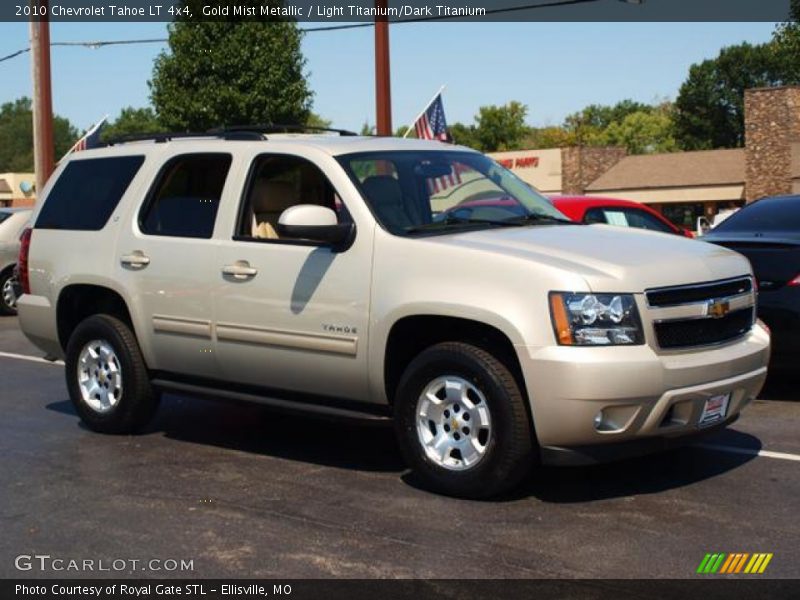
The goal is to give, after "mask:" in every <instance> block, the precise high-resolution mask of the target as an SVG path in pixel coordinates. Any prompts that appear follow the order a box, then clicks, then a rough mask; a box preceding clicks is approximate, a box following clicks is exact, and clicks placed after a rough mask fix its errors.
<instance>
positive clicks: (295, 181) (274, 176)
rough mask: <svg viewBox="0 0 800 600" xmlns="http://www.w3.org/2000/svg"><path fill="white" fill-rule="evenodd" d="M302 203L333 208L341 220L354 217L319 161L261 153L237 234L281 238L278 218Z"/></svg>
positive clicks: (254, 237)
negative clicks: (319, 164)
mask: <svg viewBox="0 0 800 600" xmlns="http://www.w3.org/2000/svg"><path fill="white" fill-rule="evenodd" d="M298 204H315V205H317V206H324V207H326V208H330V209H331V210H333V211H334V212H335V213H336V215H337V217H338V220H339V222H340V223H348V222H351V220H352V219H351V217H350V214H349V213H348V212H347V208H346V207H345V205H344V203H342V200H341V198H339V195H338V194H337V193H336V190H334V188H333V185H331V183H330V181H328V178H327V177H325V175H324V174H323V172H322V171H321V170H320V169H319V167H317V166H316V165H315V164H313V163H311V162H309V161H307V160H306V159H304V158H300V157H297V156H288V155H273V156H269V155H267V156H259V157H258V158H257V159H256V161H255V164H254V167H253V175H252V177H251V180H250V185H249V187H248V190H247V194H246V195H245V202H244V205H243V207H242V213H241V217H240V219H239V226H238V228H237V232H236V235H237V237H239V238H251V239H258V240H280V234H279V232H278V219H279V218H280V216H281V213H282V212H283V211H285V210H286V209H287V208H291V207H292V206H297V205H298Z"/></svg>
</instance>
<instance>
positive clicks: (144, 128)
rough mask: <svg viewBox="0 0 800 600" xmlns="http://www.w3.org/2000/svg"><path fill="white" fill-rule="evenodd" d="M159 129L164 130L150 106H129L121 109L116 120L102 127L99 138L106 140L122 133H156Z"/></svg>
mask: <svg viewBox="0 0 800 600" xmlns="http://www.w3.org/2000/svg"><path fill="white" fill-rule="evenodd" d="M160 131H164V127H162V125H161V123H160V122H159V120H158V118H157V117H156V113H155V112H153V109H152V108H150V107H147V108H134V107H132V106H129V107H127V108H123V109H122V111H121V112H120V113H119V116H118V117H117V118H116V120H114V121H112V122H110V123H108V124H107V125H106V126H105V127H103V130H102V131H101V132H100V139H101V140H102V141H107V140H110V139H112V138H115V137H120V136H123V135H135V134H141V133H158V132H160Z"/></svg>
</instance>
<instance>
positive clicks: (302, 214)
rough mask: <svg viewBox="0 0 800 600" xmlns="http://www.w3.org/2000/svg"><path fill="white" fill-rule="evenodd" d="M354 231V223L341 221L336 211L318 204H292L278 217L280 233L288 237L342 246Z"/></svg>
mask: <svg viewBox="0 0 800 600" xmlns="http://www.w3.org/2000/svg"><path fill="white" fill-rule="evenodd" d="M354 232H355V226H354V225H353V224H352V223H339V222H338V220H337V218H336V213H335V212H333V211H332V210H331V209H330V208H326V207H324V206H317V205H316V204H298V205H297V206H292V207H290V208H287V209H286V210H285V211H283V212H282V213H281V216H280V217H279V218H278V234H279V235H281V236H282V237H287V238H295V239H301V240H309V241H312V242H320V243H323V244H330V245H332V246H342V245H345V244H347V243H348V242H349V241H350V240H351V239H352V236H353V233H354Z"/></svg>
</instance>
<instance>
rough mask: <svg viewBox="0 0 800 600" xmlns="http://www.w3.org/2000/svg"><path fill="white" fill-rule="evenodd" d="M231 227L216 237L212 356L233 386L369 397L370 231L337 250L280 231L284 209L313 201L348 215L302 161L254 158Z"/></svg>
mask: <svg viewBox="0 0 800 600" xmlns="http://www.w3.org/2000/svg"><path fill="white" fill-rule="evenodd" d="M248 181H249V183H248V185H247V189H246V190H245V194H244V195H243V200H242V204H243V205H242V206H241V210H240V211H239V217H238V222H237V223H236V225H235V231H233V232H231V233H232V234H233V235H232V236H231V238H229V239H223V240H221V241H220V242H219V249H218V253H217V258H216V262H215V264H216V269H217V280H218V281H219V284H218V286H217V287H216V289H215V298H216V308H215V330H216V337H217V357H218V360H219V363H220V367H221V370H222V373H223V376H224V378H225V379H226V380H227V381H230V382H232V383H235V384H242V385H248V386H258V387H261V388H267V389H271V390H279V391H292V392H300V393H304V394H315V395H320V396H326V397H338V398H345V399H357V400H364V399H366V397H367V327H368V309H369V304H368V303H369V286H370V266H371V245H372V232H371V231H358V232H357V233H356V237H355V240H354V242H353V244H352V246H351V247H350V248H349V249H347V250H344V251H340V252H337V251H334V250H333V249H331V248H329V247H326V246H322V245H316V244H312V243H306V242H298V241H296V240H287V239H281V237H280V235H279V234H278V231H277V220H278V217H279V216H280V213H281V212H283V211H284V210H285V209H286V208H288V207H290V206H294V205H297V204H318V205H322V206H327V207H329V208H331V209H333V210H335V211H336V212H337V214H338V216H339V219H340V222H344V221H345V220H349V219H350V216H349V213H348V212H347V209H346V207H345V205H344V204H343V203H342V201H341V198H340V197H339V196H338V194H337V193H336V191H335V190H334V188H333V186H332V185H331V184H330V182H329V181H328V179H327V178H326V177H325V176H324V174H323V173H322V171H321V170H320V169H319V168H318V167H317V166H316V165H314V164H313V163H311V162H309V161H308V160H306V159H303V158H300V157H296V156H289V155H262V156H259V157H257V158H256V159H255V161H254V163H253V165H252V167H251V172H250V175H249V177H248Z"/></svg>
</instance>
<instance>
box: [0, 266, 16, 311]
mask: <svg viewBox="0 0 800 600" xmlns="http://www.w3.org/2000/svg"><path fill="white" fill-rule="evenodd" d="M15 314H17V286H16V281H15V280H14V271H13V270H11V269H9V270H8V271H6V272H5V273H3V274H2V275H0V315H15Z"/></svg>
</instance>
